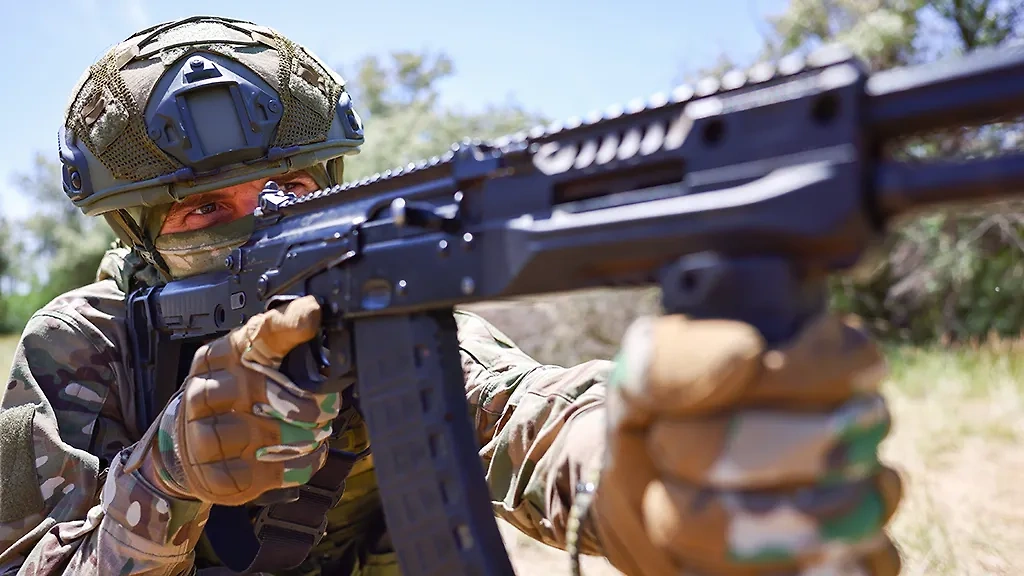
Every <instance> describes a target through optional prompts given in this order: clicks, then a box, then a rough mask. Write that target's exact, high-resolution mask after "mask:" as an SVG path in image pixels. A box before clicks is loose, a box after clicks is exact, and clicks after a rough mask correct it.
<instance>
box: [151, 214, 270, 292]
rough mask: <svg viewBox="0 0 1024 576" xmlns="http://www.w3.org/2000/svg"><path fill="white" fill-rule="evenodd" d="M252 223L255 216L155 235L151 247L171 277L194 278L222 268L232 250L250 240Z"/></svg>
mask: <svg viewBox="0 0 1024 576" xmlns="http://www.w3.org/2000/svg"><path fill="white" fill-rule="evenodd" d="M253 224H254V217H253V216H246V217H244V218H239V219H238V220H235V221H233V222H228V223H227V224H219V225H217V226H211V227H210V228H204V229H202V230H196V231H193V232H177V233H175V234H163V235H161V236H157V238H156V240H154V245H155V246H156V251H157V252H159V253H160V255H161V256H163V259H164V262H166V263H167V267H168V269H169V270H170V273H171V277H172V278H175V279H178V278H185V277H188V276H195V275H196V274H202V273H204V272H211V271H213V270H221V269H223V268H224V259H225V258H227V256H228V255H229V254H231V251H232V250H234V249H235V248H238V247H239V246H241V245H243V244H245V242H246V241H247V240H249V237H250V236H251V235H252V230H253Z"/></svg>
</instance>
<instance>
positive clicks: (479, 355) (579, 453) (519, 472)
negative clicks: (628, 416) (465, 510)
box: [456, 310, 612, 554]
mask: <svg viewBox="0 0 1024 576" xmlns="http://www.w3.org/2000/svg"><path fill="white" fill-rule="evenodd" d="M456 320H457V322H458V326H459V342H460V349H461V350H460V351H461V355H462V365H463V370H464V374H465V378H466V397H467V400H468V402H469V404H470V407H471V412H472V417H473V421H474V424H475V426H476V432H477V440H478V442H479V443H480V446H481V457H482V459H483V462H484V467H485V469H486V476H487V482H488V484H489V486H490V490H491V498H492V505H493V507H494V512H495V514H496V515H497V516H498V517H499V518H502V519H503V520H505V521H507V522H508V523H510V524H512V525H513V526H515V527H516V528H518V529H519V530H520V531H522V532H523V533H525V534H527V535H528V536H530V537H532V538H533V539H535V540H538V541H540V542H543V543H545V544H548V545H549V546H554V547H556V548H560V549H563V550H564V549H565V548H566V528H567V524H568V520H569V511H570V509H571V508H572V505H573V497H574V493H575V488H576V484H577V483H578V482H579V481H580V480H582V479H583V478H586V477H587V476H588V475H589V474H588V473H589V472H590V471H591V470H592V469H593V468H595V467H596V466H598V465H599V459H600V457H601V454H602V451H603V449H604V398H605V382H606V378H607V376H608V375H609V373H610V370H611V368H612V363H611V362H609V361H606V360H592V361H589V362H584V363H582V364H579V365H576V366H573V367H571V368H563V367H560V366H550V365H543V364H540V363H539V362H537V361H536V360H534V359H532V358H530V357H529V356H528V355H526V354H525V353H524V352H523V351H522V350H520V349H519V348H518V347H517V346H516V345H515V343H513V342H512V341H511V340H510V339H509V338H508V337H507V336H506V335H505V334H503V333H502V332H501V331H499V330H498V329H497V328H495V327H494V326H493V325H491V324H490V323H488V322H487V321H486V320H484V319H483V318H480V317H479V316H476V315H474V314H472V313H469V312H465V311H461V310H460V311H457V312H456ZM579 549H580V552H581V553H584V554H600V551H599V547H598V545H597V541H596V537H595V535H594V531H593V528H592V526H590V525H588V524H584V526H583V527H582V529H581V533H580V541H579Z"/></svg>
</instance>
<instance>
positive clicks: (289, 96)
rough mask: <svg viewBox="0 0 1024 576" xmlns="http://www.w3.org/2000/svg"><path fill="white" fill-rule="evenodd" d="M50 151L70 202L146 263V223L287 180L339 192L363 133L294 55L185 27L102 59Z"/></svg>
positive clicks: (205, 22) (338, 92)
mask: <svg viewBox="0 0 1024 576" xmlns="http://www.w3.org/2000/svg"><path fill="white" fill-rule="evenodd" d="M58 143H59V149H60V159H61V163H62V170H63V185H64V191H65V193H66V194H67V195H68V197H69V198H70V199H71V201H72V202H73V203H74V204H75V206H77V207H78V208H80V209H81V210H82V211H83V212H84V213H85V214H87V215H101V214H102V215H105V216H106V217H107V220H108V222H109V223H110V224H111V226H112V227H113V228H114V230H115V232H117V234H118V236H119V237H120V238H121V240H122V241H124V242H125V243H126V244H128V245H129V246H132V247H134V248H136V249H137V250H139V251H140V252H142V253H143V255H144V256H146V257H147V259H150V258H152V256H153V255H154V252H155V251H154V250H153V246H152V234H150V233H147V231H146V226H147V223H146V219H147V212H148V213H152V212H153V211H157V212H161V209H160V208H161V207H162V208H163V210H162V212H164V213H166V208H167V207H168V205H169V204H170V203H173V202H177V201H180V200H181V199H183V198H185V197H187V196H190V195H193V194H197V193H201V192H206V191H210V190H214V189H218V188H223V187H226V186H231V185H235V184H239V183H242V182H247V181H251V180H256V179H259V178H266V177H268V176H274V175H279V174H284V173H286V172H289V171H293V170H298V169H313V168H319V170H311V173H313V174H314V176H315V177H316V176H319V177H318V178H317V179H318V180H322V181H321V182H318V183H319V184H320V185H324V186H326V185H330V184H336V183H340V181H341V177H342V171H343V163H342V159H343V157H344V156H345V155H350V154H354V153H357V152H358V150H359V146H360V145H361V144H362V143H363V127H362V122H361V121H360V119H359V116H358V115H357V114H356V112H355V110H354V109H353V105H352V100H351V98H350V97H349V95H348V93H347V92H346V91H345V84H344V80H342V78H341V77H340V76H339V75H338V74H337V73H336V72H334V71H333V70H331V69H330V68H329V67H328V66H326V65H324V64H323V63H322V62H321V61H320V59H319V58H317V57H316V56H315V55H314V54H313V53H311V52H310V51H308V50H306V49H305V48H304V47H302V46H300V45H298V44H295V43H294V42H292V41H290V40H288V39H287V38H285V37H284V36H282V35H281V34H279V33H277V32H276V31H275V30H273V29H271V28H267V27H264V26H258V25H256V24H253V23H251V22H245V21H241V20H234V19H228V18H220V17H209V16H196V17H192V18H187V19H183V20H178V21H175V22H168V23H164V24H159V25H157V26H154V27H151V28H148V29H146V30H142V31H140V32H138V33H136V34H134V35H132V36H131V37H130V38H128V39H127V40H125V41H124V42H121V43H119V44H117V45H116V46H114V47H113V48H111V49H110V50H108V51H107V52H106V53H105V54H104V56H103V57H101V58H100V59H99V61H97V62H96V63H95V64H93V65H92V66H91V67H90V68H89V69H88V70H87V71H86V72H85V73H84V74H83V75H82V77H81V79H80V80H79V82H78V84H77V85H76V87H75V89H74V90H73V91H72V94H71V97H70V100H69V102H68V105H67V109H66V111H65V117H64V124H63V126H62V127H61V129H60V131H59V134H58Z"/></svg>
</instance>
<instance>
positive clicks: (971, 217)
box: [765, 0, 1024, 343]
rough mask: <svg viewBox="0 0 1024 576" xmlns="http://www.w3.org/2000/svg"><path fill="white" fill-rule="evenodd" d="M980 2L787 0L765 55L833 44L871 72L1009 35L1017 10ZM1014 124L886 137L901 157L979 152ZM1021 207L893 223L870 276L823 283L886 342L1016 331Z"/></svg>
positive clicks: (997, 143) (999, 143)
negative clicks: (892, 140) (842, 47)
mask: <svg viewBox="0 0 1024 576" xmlns="http://www.w3.org/2000/svg"><path fill="white" fill-rule="evenodd" d="M1018 4H1019V3H1004V2H992V1H991V0H936V1H931V2H928V1H924V0H827V1H824V0H793V1H792V2H790V4H789V6H788V9H787V10H786V11H785V12H784V13H782V14H780V15H778V16H776V17H774V18H772V19H771V27H772V33H771V34H770V37H769V38H768V39H767V48H766V50H765V53H766V54H773V55H777V54H780V53H785V52H790V51H807V50H811V49H813V48H814V47H817V46H819V45H821V44H823V43H829V42H839V43H842V44H844V45H846V46H847V47H848V48H850V49H851V50H852V51H853V52H854V53H855V54H857V55H858V56H860V57H861V58H863V59H864V60H865V61H866V62H867V63H868V64H869V65H870V66H871V68H872V69H873V70H880V69H885V68H890V67H894V66H902V65H908V64H915V63H921V62H926V61H930V60H934V59H935V58H939V57H942V56H946V55H950V54H955V53H959V52H964V51H969V50H972V49H975V48H979V47H984V46H995V45H1000V44H1004V43H1006V42H1009V41H1011V40H1013V39H1015V38H1016V37H1019V36H1020V28H1021V22H1022V15H1024V9H1022V7H1021V6H1020V5H1018ZM1019 133H1020V125H1019V123H1014V122H1007V123H1000V124H995V125H990V126H985V127H980V128H977V127H975V128H963V129H958V130H952V131H947V132H943V133H941V134H927V135H924V136H923V137H919V138H915V139H913V140H908V141H905V142H901V143H898V144H897V145H895V146H892V147H891V149H890V150H888V153H889V154H890V155H891V156H892V157H893V158H897V159H900V160H905V161H908V160H909V161H913V160H928V159H935V158H953V157H971V156H986V155H991V154H995V153H998V152H1000V151H1001V150H1003V149H1005V148H1006V147H1008V145H1012V144H1013V143H1014V142H1017V141H1019ZM1022 223H1024V211H1022V210H1021V207H1020V206H1019V205H1017V204H1013V203H1004V204H1001V205H998V206H994V207H991V208H988V209H981V210H971V211H969V212H968V211H963V210H947V211H943V212H939V213H931V214H927V215H924V216H922V217H919V218H916V219H913V220H910V221H907V222H905V223H902V224H901V225H900V226H898V227H896V228H895V229H893V230H892V231H891V232H890V234H889V235H888V237H887V238H886V239H885V241H884V242H883V244H882V245H881V246H880V247H879V248H878V254H877V258H876V259H875V261H874V262H873V264H874V270H873V273H872V274H870V275H867V276H866V277H860V278H857V279H853V278H845V279H838V280H836V281H834V283H833V292H832V302H833V305H834V306H836V307H837V308H839V309H840V310H845V311H849V312H853V313H856V314H858V315H860V316H862V317H864V318H865V319H867V321H868V322H869V325H870V326H872V327H873V328H874V330H875V332H876V333H877V334H878V335H880V336H883V337H885V338H887V339H891V340H896V341H908V342H914V343H925V342H935V341H963V340H977V339H981V338H985V337H988V336H989V335H999V336H1010V337H1019V336H1020V334H1021V332H1022V330H1024V235H1022V227H1021V224H1022Z"/></svg>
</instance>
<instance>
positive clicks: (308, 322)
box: [237, 296, 321, 368]
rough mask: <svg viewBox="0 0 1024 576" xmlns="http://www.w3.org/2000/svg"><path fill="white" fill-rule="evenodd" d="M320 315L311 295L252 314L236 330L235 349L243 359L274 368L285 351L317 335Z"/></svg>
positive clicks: (318, 306) (316, 303) (317, 305)
mask: <svg viewBox="0 0 1024 576" xmlns="http://www.w3.org/2000/svg"><path fill="white" fill-rule="evenodd" d="M320 318H321V310H320V304H319V303H318V302H317V300H316V298H315V297H314V296H303V297H302V298H298V299H296V300H292V301H291V302H288V303H287V304H285V305H284V306H281V307H280V308H274V309H272V310H268V311H266V312H263V313H261V314H258V315H256V316H254V317H252V319H250V320H249V322H248V323H246V326H245V328H244V329H243V330H241V331H240V332H242V334H240V335H239V340H240V341H238V342H237V345H238V349H239V351H241V352H242V357H243V358H245V359H247V360H252V361H253V362H256V363H258V364H262V365H264V366H269V367H271V368H277V367H278V366H279V365H280V364H281V360H282V359H283V358H284V357H285V355H286V354H288V352H291V351H292V349H294V348H295V347H296V346H298V345H300V344H302V343H303V342H308V341H309V340H311V339H312V338H313V337H314V336H316V335H317V333H318V332H319V330H320Z"/></svg>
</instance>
